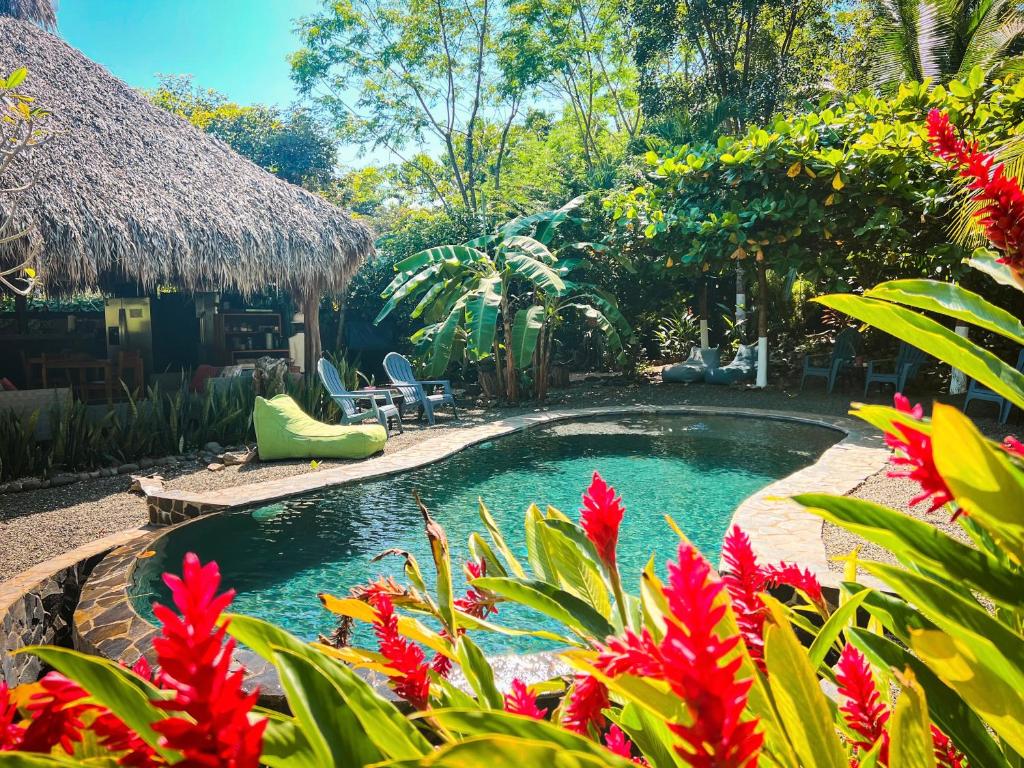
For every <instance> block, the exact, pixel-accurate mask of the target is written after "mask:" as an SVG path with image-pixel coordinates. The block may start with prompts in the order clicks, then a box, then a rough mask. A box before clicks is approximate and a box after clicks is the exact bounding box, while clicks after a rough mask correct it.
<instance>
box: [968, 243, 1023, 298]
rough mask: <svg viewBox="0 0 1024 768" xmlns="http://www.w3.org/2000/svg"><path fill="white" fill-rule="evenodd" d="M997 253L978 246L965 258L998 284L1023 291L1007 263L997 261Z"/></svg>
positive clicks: (970, 264)
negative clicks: (969, 256)
mask: <svg viewBox="0 0 1024 768" xmlns="http://www.w3.org/2000/svg"><path fill="white" fill-rule="evenodd" d="M998 260H999V255H998V254H996V253H993V252H992V251H990V250H988V249H987V248H978V249H977V250H975V251H974V253H973V254H972V255H971V258H969V259H968V260H967V264H968V265H969V266H971V267H973V268H974V269H976V270H978V271H979V272H984V273H985V274H986V275H988V276H989V277H991V278H992V279H993V280H995V281H996V282H997V283H999V284H1000V285H1009V286H1011V287H1013V288H1016V289H1017V290H1018V291H1024V282H1022V281H1021V280H1020V279H1019V278H1018V277H1017V276H1016V274H1015V273H1014V271H1013V270H1012V269H1010V267H1009V265H1007V264H1000V263H999V261H998Z"/></svg>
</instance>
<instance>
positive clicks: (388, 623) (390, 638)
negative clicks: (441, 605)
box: [372, 592, 430, 709]
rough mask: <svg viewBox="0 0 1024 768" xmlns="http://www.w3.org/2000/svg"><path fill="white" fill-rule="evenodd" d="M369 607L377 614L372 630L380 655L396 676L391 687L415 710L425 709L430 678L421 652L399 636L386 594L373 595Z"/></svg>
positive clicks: (395, 619)
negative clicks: (371, 605)
mask: <svg viewBox="0 0 1024 768" xmlns="http://www.w3.org/2000/svg"><path fill="white" fill-rule="evenodd" d="M372 604H373V607H374V608H375V609H376V611H377V621H375V622H374V623H373V631H374V632H375V633H376V635H377V641H378V644H379V646H380V652H381V654H382V655H383V656H384V657H385V658H386V659H387V660H388V666H389V667H391V669H392V670H394V673H395V674H394V675H393V676H392V678H391V687H392V688H393V689H394V691H395V693H397V694H398V695H399V696H401V697H402V698H403V699H405V700H406V701H408V702H409V703H410V704H412V705H413V706H414V707H416V709H426V708H427V704H428V703H429V701H430V676H429V674H428V672H427V663H426V657H425V656H424V655H423V651H422V649H420V647H419V646H418V645H416V644H415V643H414V642H412V641H411V640H409V639H407V638H405V637H402V635H401V634H399V632H398V617H397V616H396V615H395V607H394V605H393V604H392V603H391V597H390V596H389V595H388V594H387V593H384V592H381V593H380V594H377V595H375V596H374V598H373V602H372Z"/></svg>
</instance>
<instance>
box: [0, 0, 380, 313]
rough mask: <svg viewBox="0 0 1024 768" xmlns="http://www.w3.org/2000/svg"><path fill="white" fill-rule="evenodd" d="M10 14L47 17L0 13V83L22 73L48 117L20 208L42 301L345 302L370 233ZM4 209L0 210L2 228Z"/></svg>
mask: <svg viewBox="0 0 1024 768" xmlns="http://www.w3.org/2000/svg"><path fill="white" fill-rule="evenodd" d="M19 1H20V2H21V3H22V4H23V5H26V4H27V5H32V4H33V3H35V4H36V5H43V6H46V5H48V4H47V3H46V2H45V0H43V2H40V0H31V2H29V0H0V70H3V73H4V74H5V75H6V74H7V73H9V72H11V71H13V70H15V69H18V68H20V67H27V69H28V72H29V75H28V79H27V80H26V81H25V82H24V83H23V84H22V86H20V90H23V91H24V92H25V93H28V94H31V95H33V96H35V97H36V99H37V103H39V104H40V105H42V106H44V107H45V108H46V109H48V110H50V112H51V113H52V114H51V116H50V118H49V119H48V121H47V129H48V130H50V131H53V132H54V137H53V139H52V140H51V141H50V143H48V144H47V145H46V146H45V147H43V148H42V149H41V151H40V153H39V155H38V156H37V158H36V161H35V162H34V169H35V171H36V174H37V178H38V183H37V184H36V186H35V188H34V189H33V190H32V191H31V192H29V193H27V194H26V195H22V196H21V197H20V199H19V201H18V206H17V208H16V211H17V212H16V216H17V217H18V219H19V221H20V222H21V223H22V224H23V225H24V226H28V227H30V228H31V232H32V237H33V238H34V239H35V242H36V243H37V244H40V245H41V246H42V251H41V254H42V255H41V267H42V269H41V272H42V274H43V276H44V279H45V281H46V283H47V285H48V286H49V288H50V290H58V291H61V292H67V291H74V290H79V289H86V288H93V287H96V286H98V285H105V284H106V285H111V284H116V283H124V282H128V283H138V284H139V285H140V286H142V287H143V288H146V289H148V288H152V287H154V286H155V285H158V284H172V285H176V286H178V287H180V288H182V289H185V290H188V291H203V290H237V291H239V292H241V293H243V294H252V293H254V292H257V291H260V290H263V289H265V288H269V287H272V286H276V287H277V288H278V289H280V290H284V291H287V292H288V293H290V294H292V295H295V296H310V295H311V294H316V295H319V293H320V292H321V291H323V292H331V293H340V292H342V291H343V290H344V289H345V287H346V286H347V284H348V281H349V278H350V277H351V275H352V273H353V272H354V271H355V270H356V269H357V268H358V266H359V264H360V263H361V262H362V260H363V259H364V258H365V257H366V256H367V255H368V254H370V253H372V251H373V242H372V237H371V233H370V231H369V229H367V227H366V226H364V225H363V224H361V223H359V222H357V221H354V220H353V219H352V218H350V217H349V216H348V215H347V214H346V213H345V212H344V211H342V210H341V209H339V208H338V207H336V206H334V205H331V204H330V203H328V202H326V201H325V200H323V199H321V198H320V197H318V196H316V195H313V194H310V193H309V192H307V191H305V190H303V189H301V188H299V187H296V186H294V185H292V184H288V183H286V182H284V181H281V180H280V179H278V178H276V177H275V176H273V175H272V174H270V173H268V172H266V171H264V170H263V169H262V168H259V167H258V166H256V165H254V164H253V163H251V162H249V161H248V160H246V159H245V158H243V157H241V156H239V155H238V154H236V153H235V152H234V151H232V150H231V149H230V148H229V147H228V146H227V145H226V144H224V143H223V142H221V141H219V140H218V139H216V138H214V137H212V136H209V135H207V134H205V133H203V132H201V131H199V130H198V129H196V128H194V127H193V126H192V125H190V124H189V123H188V122H186V121H185V120H182V119H181V118H179V117H177V116H175V115H173V114H170V113H168V112H166V111H164V110H162V109H160V108H158V107H156V106H154V105H152V104H150V103H149V102H148V101H147V100H146V98H145V97H144V96H142V95H141V94H139V93H138V92H137V91H135V90H134V89H132V88H131V87H129V86H128V85H126V84H125V83H123V82H121V81H120V80H118V79H117V78H116V77H114V76H113V75H111V74H110V73H109V72H108V71H107V70H106V69H104V68H103V67H102V66H100V65H99V64H97V63H95V62H93V61H91V60H89V59H88V58H86V57H85V56H84V55H82V54H81V53H80V52H79V51H77V50H75V49H74V48H72V47H71V46H69V45H67V44H66V43H65V42H64V41H63V40H60V39H59V38H58V37H56V36H54V35H53V34H51V33H49V32H47V31H45V30H44V29H43V28H41V27H40V26H37V25H36V24H33V23H32V22H31V21H26V20H22V19H17V18H12V17H10V16H4V15H2V11H3V10H4V5H5V4H6V5H8V6H10V5H11V3H14V5H15V6H17V5H18V2H19ZM9 10H10V9H8V11H9ZM36 18H37V20H39V21H41V22H43V23H46V19H45V18H39V17H38V16H36ZM0 186H2V185H0ZM8 204H9V203H8ZM3 207H4V200H3V199H2V198H0V220H2V216H3V214H4V210H3ZM22 247H23V246H22ZM15 256H17V254H10V253H9V254H6V258H3V261H4V262H10V260H11V258H13V257H15Z"/></svg>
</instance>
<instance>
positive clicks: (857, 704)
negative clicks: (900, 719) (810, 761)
mask: <svg viewBox="0 0 1024 768" xmlns="http://www.w3.org/2000/svg"><path fill="white" fill-rule="evenodd" d="M836 681H837V682H838V683H839V695H840V696H841V697H842V699H843V704H842V706H841V707H840V708H839V711H840V712H842V713H843V719H844V720H846V725H847V726H849V728H850V730H851V731H853V732H854V733H855V734H856V735H857V740H855V741H854V742H853V746H854V748H856V749H860V750H864V751H867V750H870V749H871V748H872V747H873V746H874V745H875V744H876V743H877V742H878V741H879V740H880V739H881V741H882V747H881V750H880V752H879V755H878V760H879V762H880V763H881V764H882V765H887V764H888V762H889V733H888V731H886V729H885V724H886V723H887V722H888V720H889V708H888V707H887V706H886V705H885V704H884V703H883V702H882V699H881V697H880V696H879V695H878V688H877V687H876V686H875V679H874V677H873V676H872V675H871V667H870V665H869V664H868V660H867V659H866V658H864V654H862V653H861V652H860V651H858V650H857V649H856V648H854V647H853V646H852V645H847V646H846V647H845V648H843V653H842V655H840V657H839V663H838V664H837V665H836Z"/></svg>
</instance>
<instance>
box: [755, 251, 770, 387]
mask: <svg viewBox="0 0 1024 768" xmlns="http://www.w3.org/2000/svg"><path fill="white" fill-rule="evenodd" d="M757 386H758V387H760V388H761V389H764V388H765V387H767V386H768V267H767V266H766V265H765V261H764V256H763V255H762V254H760V253H759V254H758V257H757Z"/></svg>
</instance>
